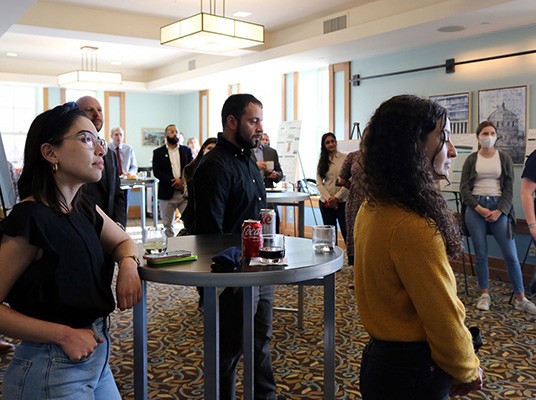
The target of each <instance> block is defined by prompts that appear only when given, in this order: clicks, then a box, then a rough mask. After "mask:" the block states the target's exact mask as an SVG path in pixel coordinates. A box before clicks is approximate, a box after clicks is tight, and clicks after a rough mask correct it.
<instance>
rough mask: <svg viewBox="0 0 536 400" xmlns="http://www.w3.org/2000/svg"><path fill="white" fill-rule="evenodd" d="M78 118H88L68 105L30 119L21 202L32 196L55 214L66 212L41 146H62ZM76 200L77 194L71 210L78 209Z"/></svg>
mask: <svg viewBox="0 0 536 400" xmlns="http://www.w3.org/2000/svg"><path fill="white" fill-rule="evenodd" d="M80 117H83V118H87V117H86V114H84V112H82V111H80V109H79V108H78V106H77V104H76V103H74V102H69V103H65V104H63V105H61V106H56V107H54V108H53V109H51V110H48V111H45V112H44V113H42V114H39V115H38V116H37V117H36V118H35V119H34V120H33V122H32V124H31V125H30V130H29V131H28V135H27V137H26V144H25V146H24V167H23V169H22V173H21V176H20V179H19V182H18V187H19V193H20V198H21V199H25V198H26V197H29V196H33V197H34V198H35V200H36V201H38V202H40V203H43V204H46V205H47V206H49V207H50V208H52V209H53V210H54V211H55V212H57V213H60V214H61V213H66V212H68V211H69V210H68V206H67V204H66V203H65V199H64V198H63V195H62V194H61V192H60V191H59V189H58V187H57V186H56V181H55V180H54V176H53V175H54V173H53V171H52V165H51V164H50V163H49V162H48V161H47V160H46V159H45V158H44V157H43V155H42V154H41V146H42V145H43V144H44V143H50V144H53V145H55V146H58V145H61V144H62V142H63V136H65V134H66V133H67V132H68V131H69V129H70V128H71V126H72V125H73V124H74V123H75V121H76V120H77V119H78V118H80ZM60 168H61V167H60ZM79 197H80V191H79V192H78V193H77V194H76V196H75V197H74V199H73V201H72V206H73V208H76V207H77V205H78V202H79Z"/></svg>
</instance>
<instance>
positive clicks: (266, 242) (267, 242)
mask: <svg viewBox="0 0 536 400" xmlns="http://www.w3.org/2000/svg"><path fill="white" fill-rule="evenodd" d="M259 256H260V257H261V262H263V263H265V264H277V263H280V262H281V261H283V257H285V236H284V235H280V234H262V235H261V247H260V248H259Z"/></svg>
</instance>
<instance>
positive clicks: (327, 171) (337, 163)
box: [316, 132, 348, 242]
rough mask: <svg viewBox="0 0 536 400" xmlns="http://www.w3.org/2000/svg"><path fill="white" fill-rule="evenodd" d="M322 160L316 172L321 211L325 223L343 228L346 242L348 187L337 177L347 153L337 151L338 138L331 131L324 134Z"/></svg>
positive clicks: (321, 151) (321, 148)
mask: <svg viewBox="0 0 536 400" xmlns="http://www.w3.org/2000/svg"><path fill="white" fill-rule="evenodd" d="M321 143H322V144H321V147H320V160H319V161H318V167H317V173H316V186H317V188H318V191H319V192H320V213H321V214H322V220H323V221H324V224H325V225H335V226H336V225H337V221H339V227H340V228H341V233H342V237H343V238H344V241H345V242H346V240H347V238H346V222H345V205H346V199H347V198H348V189H346V188H345V187H344V186H337V178H338V177H339V171H340V170H341V167H342V164H343V163H344V160H345V159H346V155H345V154H342V153H340V152H339V151H337V138H336V137H335V135H334V134H333V133H331V132H328V133H324V134H323V135H322V141H321Z"/></svg>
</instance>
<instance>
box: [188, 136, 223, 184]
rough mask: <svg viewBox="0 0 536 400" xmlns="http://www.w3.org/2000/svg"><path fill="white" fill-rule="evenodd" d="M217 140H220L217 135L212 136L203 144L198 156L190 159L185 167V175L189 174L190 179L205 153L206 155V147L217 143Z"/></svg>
mask: <svg viewBox="0 0 536 400" xmlns="http://www.w3.org/2000/svg"><path fill="white" fill-rule="evenodd" d="M217 142H218V139H216V138H215V137H210V138H208V139H207V140H205V141H204V142H203V145H202V146H201V148H200V149H199V152H198V153H197V156H195V158H194V159H193V160H192V161H190V162H189V163H188V165H187V166H186V167H184V169H185V175H186V176H187V179H188V180H190V179H192V178H193V177H194V172H195V169H196V168H197V165H198V164H199V163H200V162H201V158H203V155H204V154H203V153H204V151H205V149H206V148H207V146H208V145H209V144H216V143H217Z"/></svg>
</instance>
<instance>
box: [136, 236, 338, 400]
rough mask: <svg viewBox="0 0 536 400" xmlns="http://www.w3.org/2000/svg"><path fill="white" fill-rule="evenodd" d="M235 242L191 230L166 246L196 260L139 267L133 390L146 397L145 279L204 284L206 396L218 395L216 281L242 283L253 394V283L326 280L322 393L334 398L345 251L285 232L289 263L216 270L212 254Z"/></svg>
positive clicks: (248, 390) (248, 394) (247, 375)
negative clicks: (339, 276) (320, 250)
mask: <svg viewBox="0 0 536 400" xmlns="http://www.w3.org/2000/svg"><path fill="white" fill-rule="evenodd" d="M231 246H238V247H240V236H239V235H192V236H180V237H176V238H169V239H168V250H178V249H185V250H191V251H192V252H193V253H195V254H197V256H198V260H197V261H195V262H188V263H177V264H168V265H167V266H159V267H148V266H147V265H142V266H140V268H139V273H140V277H141V278H142V286H143V298H142V301H141V302H140V303H139V304H137V305H136V306H135V307H134V396H135V399H136V400H141V399H143V400H145V399H147V384H148V383H147V314H146V311H147V286H146V282H148V281H149V282H158V283H167V284H170V285H187V286H202V287H204V304H203V305H204V332H205V333H204V379H205V383H204V385H205V386H204V387H205V394H204V399H206V400H218V399H219V299H218V296H217V288H218V287H242V288H243V293H244V341H243V343H244V398H245V399H246V400H251V399H253V373H254V371H253V317H254V316H253V288H252V287H253V286H258V285H274V284H295V283H299V282H302V281H307V280H311V279H315V278H321V277H323V280H324V399H329V400H332V399H335V272H337V271H338V270H339V269H341V267H342V265H343V260H344V253H343V251H342V250H341V249H340V248H338V247H336V248H335V250H334V252H332V253H328V254H315V253H314V251H313V250H312V244H311V240H310V239H304V238H294V237H286V255H285V256H286V258H287V259H288V266H286V267H282V266H278V267H249V266H245V267H243V268H242V271H241V272H231V273H213V272H211V270H210V265H211V263H212V261H211V259H212V257H213V256H214V255H216V254H217V253H219V252H221V251H223V250H225V249H226V248H228V247H231Z"/></svg>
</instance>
